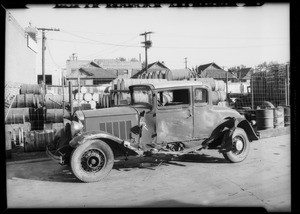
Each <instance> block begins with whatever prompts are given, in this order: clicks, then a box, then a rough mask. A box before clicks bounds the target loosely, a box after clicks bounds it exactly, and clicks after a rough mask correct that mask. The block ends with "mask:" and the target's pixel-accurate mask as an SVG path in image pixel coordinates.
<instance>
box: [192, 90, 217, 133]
mask: <svg viewBox="0 0 300 214" xmlns="http://www.w3.org/2000/svg"><path fill="white" fill-rule="evenodd" d="M210 97H211V96H210V93H209V90H208V89H207V88H205V87H200V86H199V87H193V113H194V131H193V136H194V138H198V139H203V138H207V137H209V135H210V134H211V132H212V130H213V128H214V127H215V125H216V123H217V122H218V121H219V117H218V115H217V113H216V112H215V111H213V106H212V101H211V100H210Z"/></svg>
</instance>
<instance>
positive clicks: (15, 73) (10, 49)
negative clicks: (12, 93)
mask: <svg viewBox="0 0 300 214" xmlns="http://www.w3.org/2000/svg"><path fill="white" fill-rule="evenodd" d="M5 24H6V26H5V82H15V83H24V84H36V83H37V70H36V61H37V52H38V50H37V40H36V33H37V30H36V28H35V27H31V26H29V27H27V28H26V29H23V28H22V27H21V26H20V25H19V23H18V22H17V20H16V19H15V18H14V17H13V16H12V14H11V13H10V12H6V20H5Z"/></svg>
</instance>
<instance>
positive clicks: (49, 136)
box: [24, 130, 54, 152]
mask: <svg viewBox="0 0 300 214" xmlns="http://www.w3.org/2000/svg"><path fill="white" fill-rule="evenodd" d="M53 141H54V130H45V131H44V130H43V131H30V132H27V133H26V135H25V143H24V151H25V152H37V151H45V150H46V146H47V145H48V144H51V143H53Z"/></svg>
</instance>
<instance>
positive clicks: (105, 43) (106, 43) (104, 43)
mask: <svg viewBox="0 0 300 214" xmlns="http://www.w3.org/2000/svg"><path fill="white" fill-rule="evenodd" d="M62 32H64V33H66V34H70V35H72V36H75V37H78V38H81V39H85V40H89V41H92V42H96V43H100V44H103V45H113V46H124V47H140V46H135V45H122V44H114V43H108V42H101V41H97V40H94V39H90V38H87V37H83V36H79V35H76V34H73V33H70V32H67V31H62Z"/></svg>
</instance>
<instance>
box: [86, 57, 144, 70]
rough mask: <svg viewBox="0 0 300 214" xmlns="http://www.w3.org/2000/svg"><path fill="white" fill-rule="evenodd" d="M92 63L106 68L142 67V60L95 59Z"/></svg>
mask: <svg viewBox="0 0 300 214" xmlns="http://www.w3.org/2000/svg"><path fill="white" fill-rule="evenodd" d="M92 63H94V64H96V65H98V66H100V67H101V68H104V69H127V70H128V69H138V70H140V69H142V63H141V62H140V61H120V60H119V59H94V60H93V61H92Z"/></svg>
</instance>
